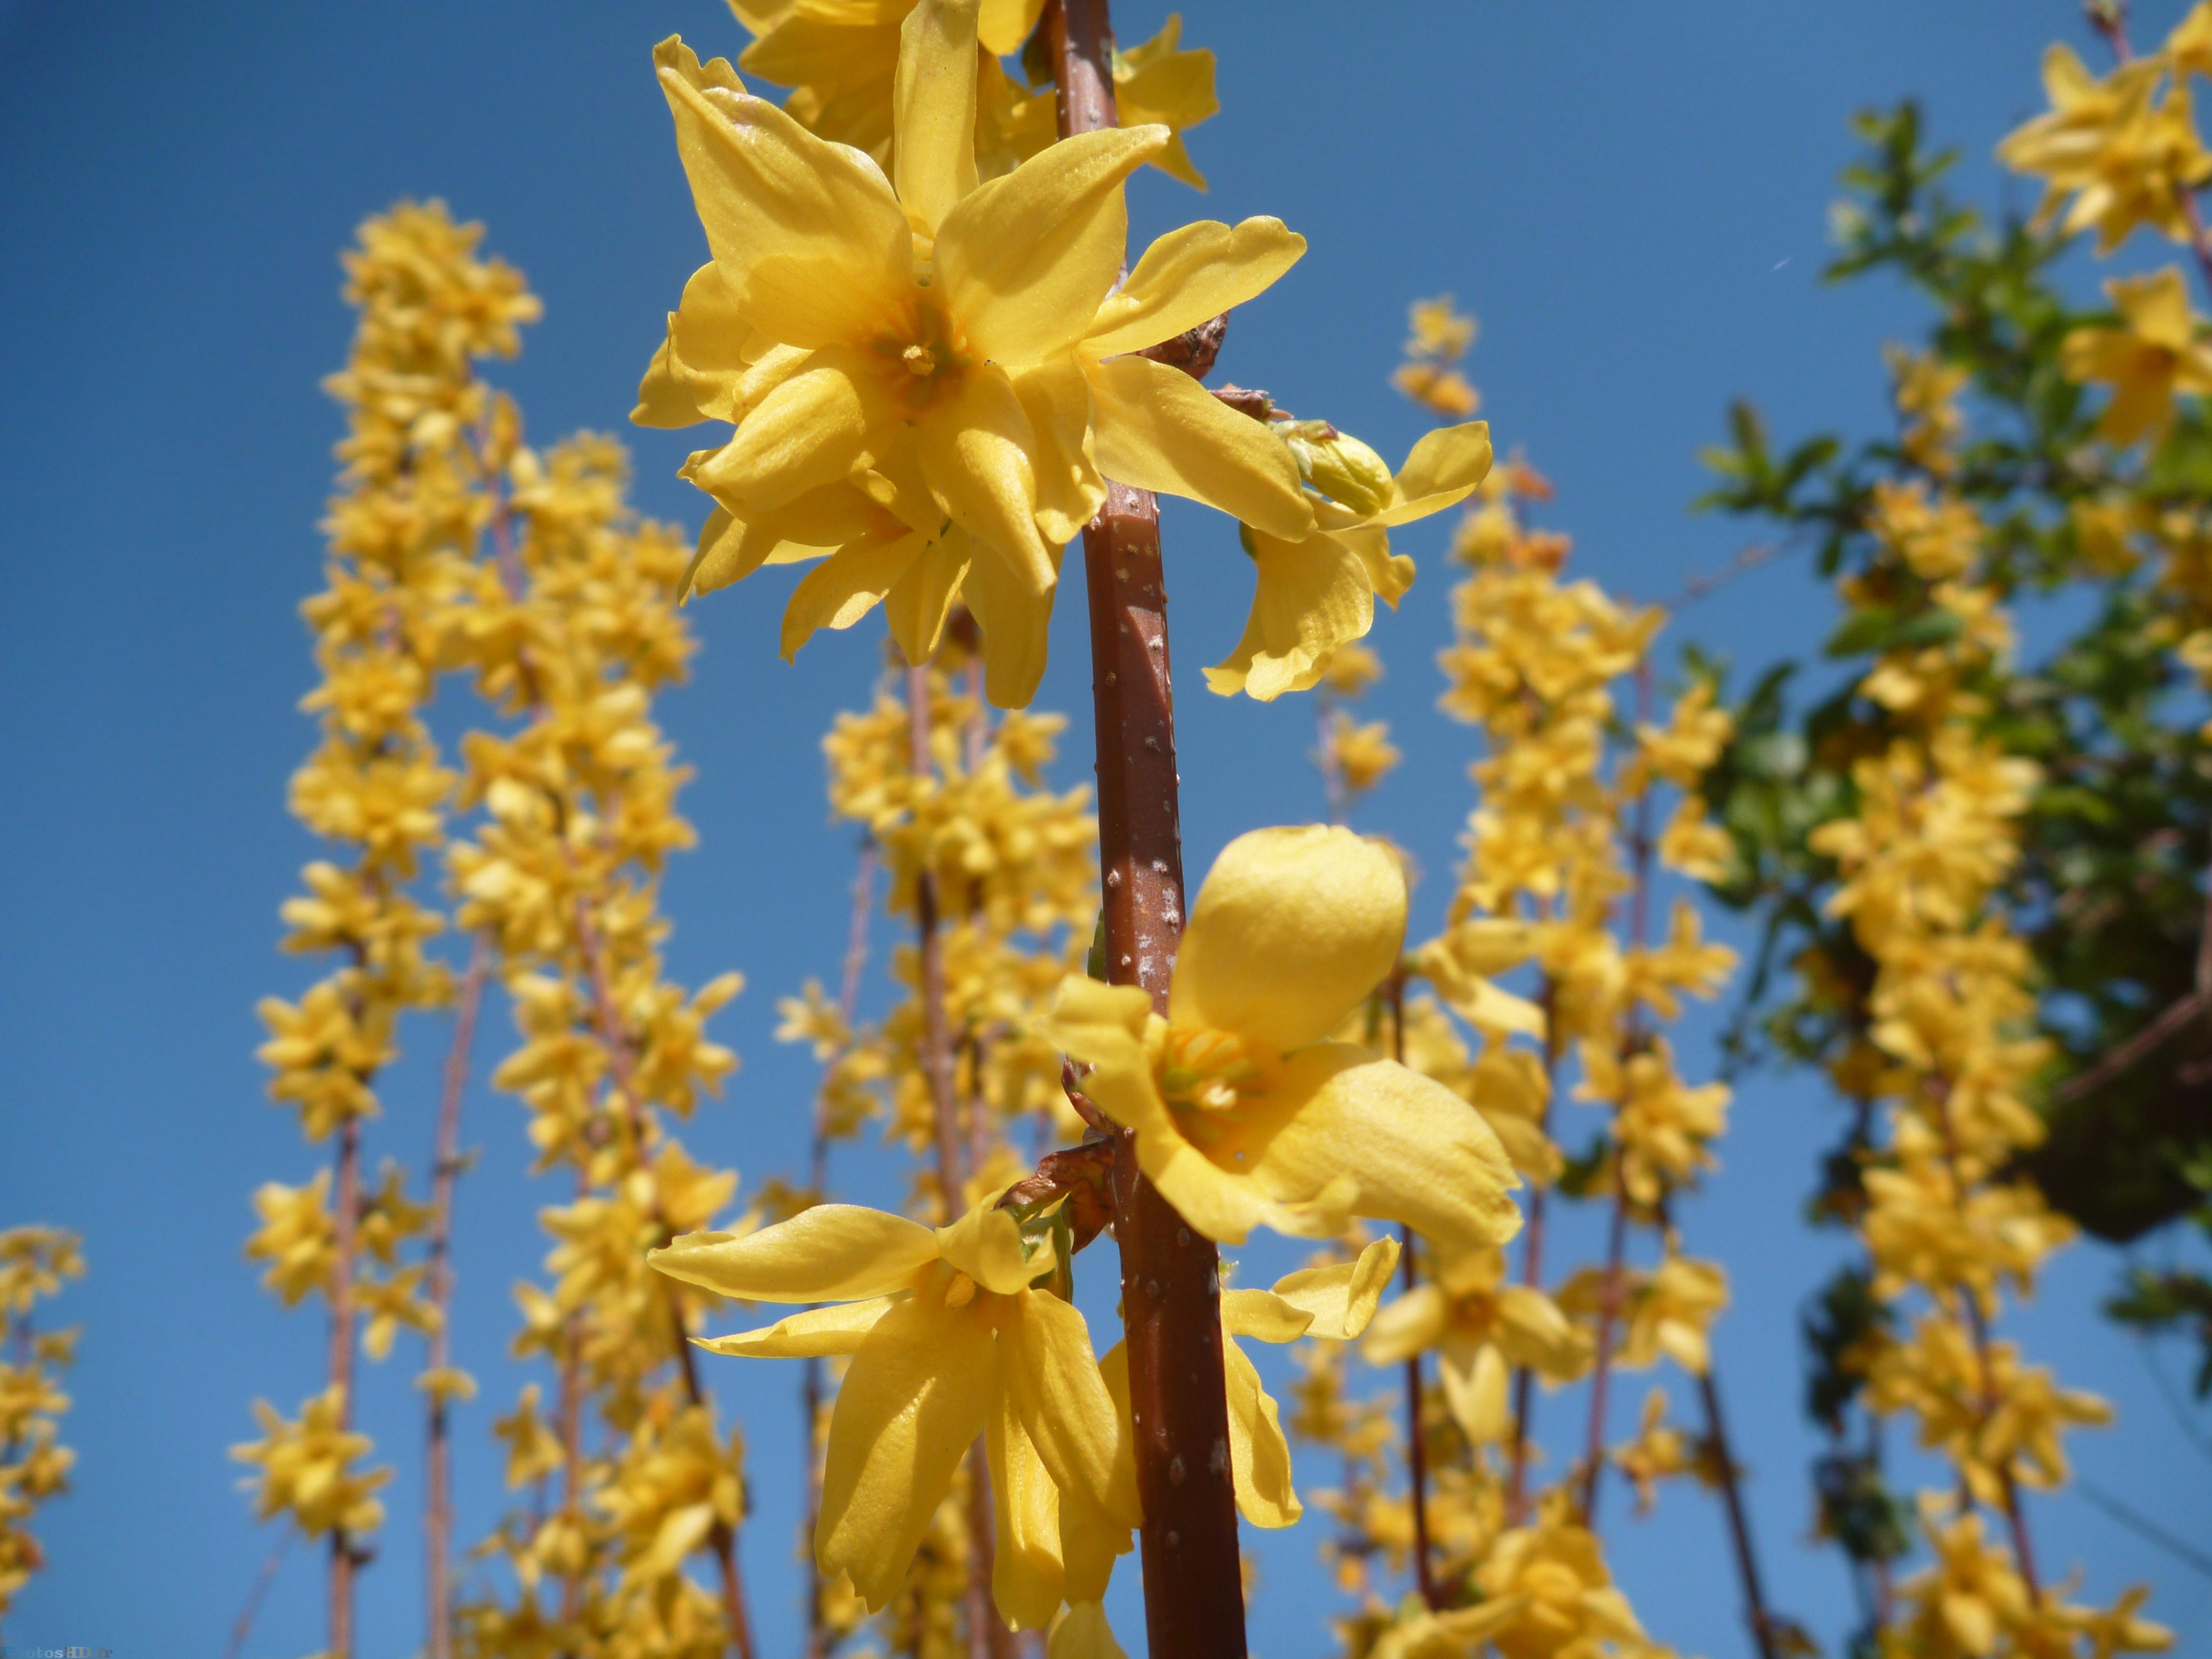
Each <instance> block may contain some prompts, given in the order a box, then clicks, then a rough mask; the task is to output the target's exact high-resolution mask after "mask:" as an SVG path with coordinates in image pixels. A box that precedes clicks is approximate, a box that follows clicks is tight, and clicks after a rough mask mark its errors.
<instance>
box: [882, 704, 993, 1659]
mask: <svg viewBox="0 0 2212 1659" xmlns="http://www.w3.org/2000/svg"><path fill="white" fill-rule="evenodd" d="M929 702H930V690H929V668H928V665H927V664H914V665H909V666H908V669H907V671H906V705H907V732H908V740H909V741H908V762H909V763H910V766H911V768H912V771H913V777H914V790H915V802H914V805H913V807H912V808H910V809H909V810H910V811H912V813H913V815H914V819H915V827H916V828H919V827H920V811H919V808H920V805H921V788H922V784H923V782H924V781H925V780H926V779H927V778H928V776H929V775H930V770H931V757H930V745H929V714H930V709H929ZM928 859H929V854H928V848H927V847H926V846H924V847H921V848H918V849H917V861H916V865H915V874H914V927H915V948H916V951H917V952H918V954H919V956H920V957H921V975H920V977H921V985H920V987H918V988H919V990H920V993H921V1032H922V1036H921V1070H922V1075H923V1076H924V1077H925V1078H927V1079H928V1081H929V1097H930V1105H931V1107H932V1111H931V1114H930V1116H931V1121H932V1123H933V1127H934V1129H935V1131H936V1137H935V1138H936V1142H937V1190H938V1194H939V1198H940V1200H942V1202H943V1204H944V1206H945V1225H947V1226H951V1225H952V1223H953V1222H954V1221H956V1220H957V1219H958V1218H959V1216H960V1212H961V1207H962V1196H963V1183H962V1180H961V1168H960V1164H961V1158H960V1151H961V1148H960V1102H959V1098H958V1091H957V1086H956V1083H955V1079H954V1077H953V1054H952V1030H951V1023H950V1021H949V1020H948V1018H947V1017H946V1009H945V942H944V940H943V939H942V938H941V937H940V936H939V931H938V912H937V878H936V876H935V875H934V874H933V872H932V871H931V870H930V868H929V862H928ZM993 1529H994V1528H993V1517H992V1514H991V1466H990V1464H989V1462H987V1459H986V1457H985V1455H984V1449H983V1438H982V1437H981V1435H978V1436H977V1437H975V1445H974V1446H973V1447H972V1448H971V1449H969V1455H968V1542H969V1557H968V1588H967V1595H966V1601H967V1610H968V1651H969V1656H970V1659H1011V1656H1012V1652H1013V1637H1012V1632H1009V1631H1008V1630H1007V1629H1006V1623H1005V1621H1004V1620H1001V1619H1000V1617H999V1610H998V1608H997V1607H996V1606H994V1604H993V1601H992V1598H991V1577H992V1565H993V1564H992V1554H993V1548H992V1546H993V1538H992V1533H993Z"/></svg>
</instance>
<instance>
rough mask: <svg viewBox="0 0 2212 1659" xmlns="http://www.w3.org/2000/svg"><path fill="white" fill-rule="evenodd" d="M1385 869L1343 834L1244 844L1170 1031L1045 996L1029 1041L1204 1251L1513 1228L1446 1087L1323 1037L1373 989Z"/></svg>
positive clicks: (1085, 997)
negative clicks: (1290, 1236) (1126, 1137)
mask: <svg viewBox="0 0 2212 1659" xmlns="http://www.w3.org/2000/svg"><path fill="white" fill-rule="evenodd" d="M1405 930H1406V879H1405V876H1404V874H1403V873H1402V872H1401V869H1400V866H1399V864H1398V860H1396V859H1395V857H1394V856H1393V855H1392V854H1389V852H1388V851H1386V850H1385V849H1383V848H1381V847H1379V846H1377V845H1376V844H1375V843H1373V842H1366V841H1363V840H1361V839H1360V838H1359V837H1358V836H1354V835H1352V833H1351V832H1350V831H1349V830H1346V829H1327V828H1323V827H1322V826H1320V825H1311V826H1309V827H1306V828H1304V829H1260V830H1255V831H1253V832H1252V833H1251V834H1249V835H1245V836H1239V837H1238V838H1237V840H1236V841H1233V842H1231V843H1230V844H1229V846H1228V847H1227V848H1224V849H1223V851H1222V854H1221V856H1220V858H1219V859H1218V860H1216V862H1215V864H1214V866H1213V869H1212V872H1211V873H1209V874H1208V875H1207V877H1206V882H1205V884H1204V885H1203V886H1202V887H1201V888H1200V890H1199V895H1198V902H1197V903H1196V904H1195V905H1194V906H1193V907H1192V909H1191V917H1190V925H1189V927H1188V929H1187V930H1186V931H1185V932H1184V933H1183V935H1182V948H1181V953H1180V955H1179V956H1178V957H1177V958H1176V963H1175V973H1174V978H1173V981H1172V983H1171V985H1170V991H1169V998H1168V1018H1165V1019H1162V1018H1159V1017H1158V1015H1157V1014H1155V1013H1153V1012H1152V1002H1151V999H1150V998H1149V997H1148V996H1147V995H1146V993H1145V992H1144V991H1142V990H1141V989H1139V988H1138V987H1134V986H1127V985H1102V984H1100V983H1098V982H1097V981H1095V980H1089V979H1074V978H1071V979H1068V980H1066V981H1063V982H1062V983H1061V986H1060V996H1059V1000H1058V1001H1057V1003H1056V1004H1055V1005H1054V1010H1053V1013H1052V1015H1051V1017H1050V1018H1048V1019H1047V1020H1045V1021H1043V1022H1042V1024H1040V1026H1039V1030H1040V1033H1041V1034H1042V1036H1045V1037H1047V1038H1048V1040H1049V1041H1052V1042H1056V1043H1058V1044H1059V1045H1060V1048H1062V1049H1063V1050H1064V1051H1065V1052H1066V1054H1069V1055H1070V1056H1071V1057H1073V1059H1075V1060H1079V1061H1081V1062H1083V1063H1085V1064H1086V1065H1088V1066H1091V1073H1090V1077H1089V1079H1088V1080H1087V1081H1086V1082H1085V1085H1084V1086H1085V1090H1086V1091H1088V1092H1089V1094H1090V1096H1091V1099H1093V1100H1094V1101H1096V1102H1097V1103H1098V1105H1099V1107H1100V1108H1101V1109H1103V1111H1104V1112H1105V1113H1106V1114H1107V1115H1109V1116H1110V1117H1111V1118H1113V1119H1114V1121H1115V1122H1117V1123H1120V1124H1121V1125H1122V1126H1123V1127H1125V1128H1127V1129H1129V1130H1131V1131H1133V1133H1134V1134H1135V1136H1136V1141H1137V1160H1138V1163H1139V1165H1140V1166H1141V1167H1142V1168H1143V1170H1144V1171H1145V1173H1146V1175H1147V1176H1150V1177H1151V1178H1152V1182H1153V1183H1154V1184H1155V1185H1156V1186H1158V1188H1159V1190H1160V1192H1161V1194H1162V1195H1163V1196H1164V1197H1165V1198H1166V1199H1167V1200H1168V1202H1170V1204H1172V1205H1174V1206H1175V1207H1176V1209H1177V1210H1178V1211H1180V1212H1182V1216H1183V1217H1184V1218H1185V1219H1186V1220H1188V1222H1189V1223H1190V1225H1192V1226H1194V1227H1195V1228H1197V1229H1198V1230H1199V1231H1201V1232H1203V1233H1205V1234H1206V1236H1207V1237H1211V1238H1216V1239H1220V1240H1222V1241H1224V1242H1226V1243H1238V1242H1240V1241H1242V1240H1243V1237H1245V1235H1246V1234H1247V1233H1248V1232H1249V1231H1251V1229H1252V1228H1253V1227H1255V1226H1256V1225H1267V1226H1272V1227H1273V1228H1275V1229H1276V1230H1277V1231H1281V1232H1288V1233H1294V1234H1303V1235H1305V1236H1309V1237H1329V1236H1332V1235H1334V1233H1336V1232H1338V1231H1341V1229H1342V1226H1343V1224H1344V1220H1345V1218H1346V1217H1348V1216H1352V1215H1361V1216H1369V1217H1372V1218H1376V1219H1385V1220H1391V1221H1400V1222H1403V1223H1405V1224H1407V1225H1410V1226H1413V1227H1414V1228H1417V1229H1419V1231H1421V1233H1423V1234H1424V1235H1425V1237H1428V1238H1429V1239H1431V1241H1433V1242H1434V1243H1437V1245H1438V1247H1439V1248H1444V1249H1468V1250H1471V1249H1480V1247H1482V1246H1484V1245H1486V1244H1495V1243H1502V1242H1504V1240H1505V1239H1507V1238H1509V1237H1511V1236H1512V1234H1513V1233H1514V1232H1515V1231H1516V1230H1517V1228H1518V1227H1519V1225H1520V1216H1519V1213H1518V1212H1516V1210H1515V1208H1514V1206H1513V1202H1512V1200H1510V1198H1509V1197H1507V1196H1506V1194H1507V1192H1508V1191H1509V1190H1510V1188H1513V1187H1515V1186H1517V1185H1518V1184H1519V1183H1518V1181H1517V1180H1516V1177H1515V1176H1514V1175H1513V1173H1512V1167H1511V1165H1510V1164H1509V1163H1508V1162H1507V1160H1506V1157H1505V1153H1504V1149H1503V1148H1501V1147H1500V1146H1498V1137H1497V1136H1496V1135H1495V1134H1494V1133H1492V1132H1491V1129H1490V1127H1489V1126H1488V1125H1487V1124H1486V1123H1484V1121H1482V1119H1481V1118H1480V1116H1479V1115H1477V1114H1476V1113H1475V1111H1474V1108H1472V1107H1471V1106H1469V1105H1468V1103H1466V1102H1465V1101H1464V1100H1462V1099H1461V1098H1460V1097H1458V1096H1457V1095H1455V1094H1454V1093H1453V1092H1452V1091H1450V1090H1449V1089H1447V1088H1445V1087H1444V1086H1443V1085H1442V1084H1439V1083H1436V1082H1434V1081H1432V1080H1431V1079H1428V1078H1425V1077H1422V1076H1421V1075H1419V1073H1415V1072H1413V1071H1410V1070H1408V1069H1407V1067H1405V1066H1401V1065H1399V1064H1397V1063H1396V1062H1395V1061H1392V1060H1383V1059H1379V1058H1378V1057H1376V1055H1375V1054H1372V1053H1371V1052H1370V1051H1369V1050H1367V1049H1365V1048H1360V1047H1359V1046H1358V1045H1357V1044H1353V1043H1348V1042H1330V1041H1328V1040H1327V1039H1328V1033H1329V1032H1330V1031H1332V1030H1334V1029H1335V1028H1336V1026H1337V1024H1338V1023H1339V1022H1340V1020H1341V1019H1342V1018H1344V1016H1345V1015H1346V1013H1348V1012H1350V1011H1351V1010H1352V1008H1353V1007H1355V1006H1357V1005H1358V1003H1359V1002H1360V1001H1362V1000H1364V998H1365V997H1366V995H1367V994H1368V993H1369V992H1370V991H1371V990H1372V989H1373V988H1374V987H1375V986H1376V984H1377V983H1378V982H1379V981H1381V980H1382V979H1383V976H1384V975H1387V974H1389V972H1390V971H1391V969H1393V967H1395V964H1396V963H1397V961H1398V954H1399V950H1400V948H1401V945H1402V943H1403V941H1404V939H1405Z"/></svg>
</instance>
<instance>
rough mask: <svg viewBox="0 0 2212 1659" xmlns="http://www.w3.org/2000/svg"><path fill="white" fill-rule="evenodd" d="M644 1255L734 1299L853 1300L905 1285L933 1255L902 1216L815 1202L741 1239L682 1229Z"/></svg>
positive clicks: (930, 1238) (928, 1235) (931, 1241)
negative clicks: (681, 1232) (672, 1238)
mask: <svg viewBox="0 0 2212 1659" xmlns="http://www.w3.org/2000/svg"><path fill="white" fill-rule="evenodd" d="M646 1260H647V1261H648V1262H650V1263H651V1264H652V1265H653V1267H657V1268H659V1270H660V1271H661V1272H662V1273H666V1274H667V1275H668V1276H669V1277H670V1278H671V1279H682V1280H683V1281H684V1283H685V1284H687V1285H702V1286H703V1287H704V1288H706V1289H708V1290H710V1291H714V1292H716V1293H717V1294H718V1295H721V1296H727V1297H736V1298H737V1299H738V1301H740V1302H857V1301H860V1300H861V1299H862V1298H864V1297H875V1296H888V1295H890V1293H891V1292H892V1291H902V1290H904V1289H906V1288H907V1286H908V1285H909V1284H910V1283H911V1282H912V1281H913V1279H914V1276H915V1273H918V1272H919V1271H921V1268H923V1267H926V1266H927V1265H928V1264H929V1263H930V1262H933V1261H936V1260H937V1237H936V1235H935V1234H933V1233H932V1232H931V1231H929V1229H928V1228H927V1227H925V1226H923V1225H921V1223H920V1222H916V1221H908V1219H907V1218H905V1217H904V1216H900V1215H888V1214H886V1213H884V1212H883V1211H881V1210H871V1209H866V1208H864V1207H863V1206H860V1205H857V1204H817V1205H816V1206H814V1208H812V1209H811V1210H802V1211H800V1212H799V1213H798V1214H797V1215H795V1216H793V1217H792V1218H791V1219H790V1220H788V1221H782V1222H778V1223H777V1224H776V1225H775V1226H773V1227H763V1228H762V1229H761V1230H760V1231H758V1232H756V1233H747V1234H744V1236H743V1237H736V1236H733V1235H732V1234H729V1233H686V1234H684V1236H683V1237H681V1238H678V1240H676V1242H675V1243H672V1244H669V1245H666V1246H665V1247H664V1248H662V1249H658V1250H650V1251H647V1254H646Z"/></svg>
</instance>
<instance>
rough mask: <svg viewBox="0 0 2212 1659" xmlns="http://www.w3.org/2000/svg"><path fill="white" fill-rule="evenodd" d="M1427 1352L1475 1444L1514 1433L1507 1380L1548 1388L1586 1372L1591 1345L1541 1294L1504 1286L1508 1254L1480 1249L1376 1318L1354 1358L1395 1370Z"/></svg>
mask: <svg viewBox="0 0 2212 1659" xmlns="http://www.w3.org/2000/svg"><path fill="white" fill-rule="evenodd" d="M1432 1350H1433V1351H1434V1352H1436V1354H1437V1360H1438V1364H1437V1371H1438V1374H1439V1375H1440V1376H1441V1377H1442V1378H1443V1389H1444V1403H1445V1404H1446V1405H1447V1406H1448V1407H1450V1409H1451V1414H1452V1417H1453V1418H1454V1419H1455V1421H1457V1423H1458V1424H1459V1425H1460V1427H1461V1428H1462V1430H1464V1431H1466V1433H1467V1437H1468V1439H1470V1440H1473V1441H1474V1442H1476V1443H1478V1444H1491V1443H1495V1442H1498V1441H1500V1440H1503V1439H1504V1437H1506V1436H1507V1435H1508V1434H1509V1433H1510V1432H1511V1431H1512V1428H1513V1416H1512V1413H1511V1412H1510V1411H1509V1410H1508V1409H1507V1407H1506V1395H1507V1389H1508V1379H1509V1377H1510V1374H1511V1371H1512V1370H1513V1368H1514V1367H1516V1366H1522V1367H1526V1368H1527V1369H1528V1370H1532V1371H1534V1372H1535V1373H1536V1375H1537V1376H1540V1377H1541V1378H1542V1379H1543V1380H1544V1382H1545V1383H1546V1385H1547V1386H1553V1385H1557V1384H1560V1383H1571V1382H1574V1381H1575V1380H1576V1379H1577V1377H1580V1376H1583V1373H1585V1372H1586V1371H1588V1370H1589V1367H1590V1362H1591V1360H1592V1358H1594V1357H1595V1352H1596V1345H1595V1343H1593V1342H1592V1341H1591V1340H1590V1337H1589V1333H1588V1332H1586V1331H1583V1330H1581V1329H1579V1328H1577V1327H1576V1326H1575V1325H1574V1324H1573V1323H1572V1322H1571V1321H1570V1320H1569V1319H1568V1318H1567V1316H1566V1315H1565V1313H1563V1312H1561V1311H1560V1310H1559V1305H1558V1304H1556V1303H1554V1302H1553V1300H1552V1298H1551V1297H1548V1296H1547V1295H1545V1294H1544V1292H1543V1291H1540V1290H1537V1289H1535V1288H1534V1286H1532V1285H1508V1284H1507V1283H1505V1257H1504V1252H1502V1251H1499V1250H1496V1249H1484V1250H1477V1251H1475V1252H1474V1253H1473V1254H1472V1255H1468V1256H1465V1257H1462V1259H1460V1260H1459V1261H1449V1262H1447V1263H1446V1265H1445V1267H1444V1270H1443V1275H1442V1277H1441V1278H1440V1279H1433V1280H1430V1281H1428V1282H1426V1283H1424V1284H1420V1285H1415V1286H1414V1287H1413V1289H1412V1290H1410V1291H1407V1292H1406V1294H1405V1295H1403V1296H1401V1297H1399V1298H1398V1299H1397V1300H1396V1301H1395V1302H1393V1303H1392V1304H1390V1305H1389V1307H1387V1308H1385V1309H1383V1311H1382V1312H1381V1313H1380V1314H1378V1315H1376V1318H1375V1322H1374V1324H1373V1326H1372V1327H1371V1328H1370V1329H1369V1331H1368V1333H1367V1340H1365V1341H1364V1342H1363V1343H1362V1344H1361V1345H1360V1349H1359V1352H1360V1353H1361V1355H1362V1356H1363V1357H1364V1358H1365V1359H1366V1361H1367V1363H1368V1364H1370V1365H1394V1364H1397V1363H1399V1362H1400V1361H1401V1360H1406V1359H1411V1358H1413V1356H1414V1355H1416V1354H1421V1353H1427V1352H1431V1351H1432Z"/></svg>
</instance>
